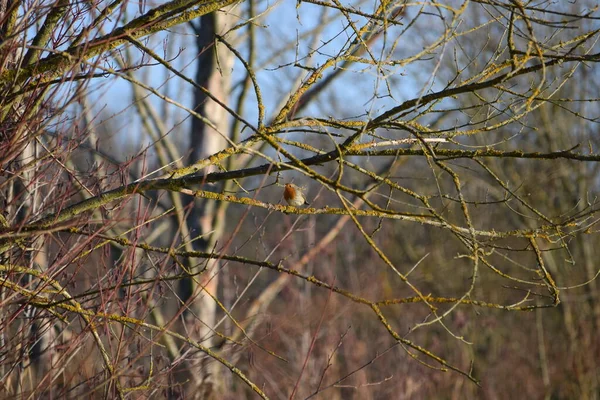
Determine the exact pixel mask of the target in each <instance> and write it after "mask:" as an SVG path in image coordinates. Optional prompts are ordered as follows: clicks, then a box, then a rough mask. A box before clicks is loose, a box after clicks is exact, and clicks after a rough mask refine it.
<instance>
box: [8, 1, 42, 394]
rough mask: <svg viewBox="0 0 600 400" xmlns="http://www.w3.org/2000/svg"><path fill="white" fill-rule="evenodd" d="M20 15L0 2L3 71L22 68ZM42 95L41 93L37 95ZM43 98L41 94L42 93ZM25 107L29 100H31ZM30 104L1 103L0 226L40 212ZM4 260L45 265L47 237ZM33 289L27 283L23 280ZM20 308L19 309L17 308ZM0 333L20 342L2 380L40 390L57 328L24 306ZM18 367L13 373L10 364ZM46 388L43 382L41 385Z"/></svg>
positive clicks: (13, 387) (34, 116)
mask: <svg viewBox="0 0 600 400" xmlns="http://www.w3.org/2000/svg"><path fill="white" fill-rule="evenodd" d="M17 15H18V3H17V2H15V1H11V0H0V23H1V24H2V25H1V26H0V42H1V43H0V44H1V46H0V70H9V69H18V68H20V66H21V63H22V59H23V57H22V55H23V52H22V47H21V43H20V39H19V38H20V36H19V35H18V34H15V33H14V32H16V28H15V27H16V25H17ZM1 90H2V97H4V99H6V97H5V96H6V95H7V94H9V93H14V92H16V90H17V88H16V87H12V86H10V85H7V86H6V87H2V88H1ZM38 95H39V93H38ZM42 96H43V95H42ZM33 103H35V105H33V106H28V107H26V106H25V104H33ZM33 103H31V102H30V99H28V98H27V97H19V98H17V100H15V101H13V102H12V104H7V103H5V102H4V101H2V104H1V110H2V111H1V113H0V115H1V117H0V140H2V142H3V147H2V150H3V151H2V154H0V160H1V163H2V165H1V167H2V170H3V171H5V173H7V175H5V177H7V176H15V177H17V178H18V179H12V180H11V181H10V182H8V184H7V185H4V189H3V191H2V193H1V196H2V202H3V203H4V204H3V207H2V218H1V219H2V225H3V226H9V225H13V226H19V225H21V224H22V223H25V222H26V221H27V220H28V219H30V218H31V216H32V215H36V214H38V213H39V211H40V206H41V204H42V198H43V192H42V187H41V181H40V176H39V175H38V174H37V173H36V163H35V161H36V160H37V159H38V158H39V154H38V152H39V148H38V144H37V142H36V140H35V132H36V130H35V125H36V124H37V120H38V117H39V115H38V113H37V110H38V105H37V104H39V99H37V100H36V101H34V102H33ZM1 262H2V263H3V264H6V265H11V264H12V263H15V264H19V265H26V266H27V267H29V268H31V269H38V270H45V269H46V268H47V257H46V245H45V243H44V240H43V237H42V236H38V237H35V238H33V239H31V240H28V241H26V242H23V243H20V245H19V246H14V247H13V249H9V250H8V251H6V252H4V253H3V254H2V255H1ZM22 284H23V285H24V286H25V287H31V285H30V284H29V282H26V281H25V282H22ZM4 299H5V297H4V292H2V293H1V294H0V304H1V305H2V310H0V324H2V323H4V322H5V321H6V318H7V317H8V316H9V313H10V310H9V309H8V308H7V307H8V306H7V305H5V304H4ZM13 311H16V310H13ZM20 317H21V318H19V319H17V320H16V321H14V322H13V323H12V324H11V326H9V327H6V329H3V330H2V332H1V333H0V345H2V348H5V346H4V345H5V344H6V343H7V342H9V341H12V342H13V343H15V341H18V344H16V348H18V349H19V351H18V354H13V355H12V356H13V357H14V358H12V360H13V363H14V364H12V365H11V364H7V363H4V362H3V363H1V364H2V366H1V368H0V379H2V380H3V381H4V382H5V384H6V388H7V389H8V391H9V392H12V393H19V392H21V393H22V392H29V391H34V390H36V389H37V388H38V385H39V384H40V382H41V381H42V380H43V379H44V377H45V376H46V374H47V373H48V372H49V371H50V370H51V367H52V355H53V352H52V351H51V348H52V347H51V346H52V342H53V326H52V324H51V323H50V322H49V320H48V319H46V318H43V314H40V311H39V310H38V309H36V308H34V307H31V306H26V307H25V309H23V312H22V313H21V315H20ZM12 366H14V367H15V368H14V369H12V371H9V370H8V369H7V368H11V367H12ZM42 387H43V386H42Z"/></svg>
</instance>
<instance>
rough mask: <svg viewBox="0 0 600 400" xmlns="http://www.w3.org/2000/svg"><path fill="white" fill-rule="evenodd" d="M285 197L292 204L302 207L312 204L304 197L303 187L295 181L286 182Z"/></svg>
mask: <svg viewBox="0 0 600 400" xmlns="http://www.w3.org/2000/svg"><path fill="white" fill-rule="evenodd" d="M283 198H284V199H285V201H287V203H288V204H289V205H290V206H296V207H300V206H303V205H307V206H308V205H310V204H309V203H308V201H306V197H304V193H303V188H301V187H299V186H298V185H294V184H293V183H286V184H285V189H284V190H283Z"/></svg>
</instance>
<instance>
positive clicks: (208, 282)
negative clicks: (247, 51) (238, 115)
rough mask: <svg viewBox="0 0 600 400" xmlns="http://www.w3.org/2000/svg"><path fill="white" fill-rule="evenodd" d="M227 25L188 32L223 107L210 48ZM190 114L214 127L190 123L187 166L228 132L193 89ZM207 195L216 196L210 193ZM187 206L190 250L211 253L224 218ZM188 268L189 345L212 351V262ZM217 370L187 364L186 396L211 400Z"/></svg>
mask: <svg viewBox="0 0 600 400" xmlns="http://www.w3.org/2000/svg"><path fill="white" fill-rule="evenodd" d="M231 21H232V18H231V16H230V15H229V14H228V13H225V12H214V13H211V14H208V15H205V16H203V17H202V18H201V19H200V23H199V26H198V25H195V26H194V30H195V33H196V35H197V39H196V45H197V48H198V52H199V56H198V58H197V65H198V70H197V73H196V83H198V85H200V86H202V87H203V88H206V89H207V90H208V91H210V93H211V94H213V95H214V96H215V97H216V98H217V99H219V100H221V101H223V102H227V98H228V96H229V89H230V86H231V82H230V73H231V69H232V66H233V57H232V54H231V53H230V52H229V51H227V49H223V46H217V45H216V42H215V33H218V34H224V33H226V31H227V29H228V28H229V27H230V26H231ZM194 108H195V110H196V111H197V112H198V113H199V114H201V115H203V116H206V117H207V118H208V119H209V120H210V121H211V122H212V123H213V124H214V127H211V126H209V125H207V124H206V123H204V122H203V121H201V120H200V119H197V118H194V119H193V122H192V128H191V132H190V149H191V150H190V151H191V153H190V155H189V159H188V163H189V164H188V165H191V164H193V163H194V162H196V161H197V160H200V159H203V158H205V157H207V156H208V155H210V154H213V153H215V152H217V151H218V150H220V149H222V148H223V147H225V145H226V140H225V136H226V135H227V134H228V132H229V122H228V118H227V117H228V114H227V113H226V111H225V110H224V109H223V108H222V107H221V106H220V105H219V104H218V103H216V102H215V101H213V100H211V99H210V98H209V97H207V96H206V94H205V93H204V92H203V91H202V90H200V89H195V93H194ZM215 128H216V129H215ZM208 172H210V170H205V171H202V173H208ZM211 190H216V188H212V189H211ZM192 202H193V204H192V205H191V210H190V212H189V214H188V218H187V221H186V222H187V224H188V226H189V228H190V233H191V238H194V239H196V240H194V241H193V243H192V245H193V248H194V250H199V251H211V250H212V249H213V247H214V246H215V244H216V242H218V240H219V239H220V237H221V235H222V232H223V228H224V221H223V219H224V218H223V216H219V215H217V214H218V209H219V208H218V207H217V204H216V203H215V202H214V201H203V200H201V199H196V200H192ZM191 238H188V239H191ZM197 238H200V239H197ZM192 261H196V262H198V261H199V260H197V259H196V260H194V259H192ZM189 267H190V268H191V269H192V271H193V272H196V271H197V270H198V269H204V268H206V270H205V272H204V273H203V274H202V275H200V276H197V277H195V278H193V279H189V280H187V281H184V282H183V283H182V286H183V287H182V289H183V300H185V301H187V300H188V299H191V301H190V307H189V309H188V312H186V313H185V318H184V320H185V324H186V330H187V332H188V333H189V334H190V336H191V337H192V338H193V339H195V340H198V341H200V342H201V343H202V344H203V345H204V346H208V347H212V346H213V345H214V335H213V333H212V328H213V327H214V325H215V322H216V318H215V313H216V312H217V308H216V303H215V301H214V300H213V299H212V297H211V296H216V295H217V287H218V283H219V279H218V274H217V272H218V261H212V260H211V261H209V262H208V264H207V263H205V262H201V263H199V264H197V265H190V266H189ZM217 368H218V363H216V362H212V361H211V360H208V359H206V358H202V359H201V360H199V359H196V360H190V369H189V371H188V372H189V375H190V376H189V378H190V382H191V386H190V387H189V388H188V389H189V390H191V391H190V392H189V394H191V393H194V395H195V397H196V398H205V399H206V398H217V397H218V395H217V393H218V391H219V387H220V386H221V385H220V383H219V382H218V376H219V375H220V374H219V373H218V371H217ZM191 397H192V396H190V398H191Z"/></svg>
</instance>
